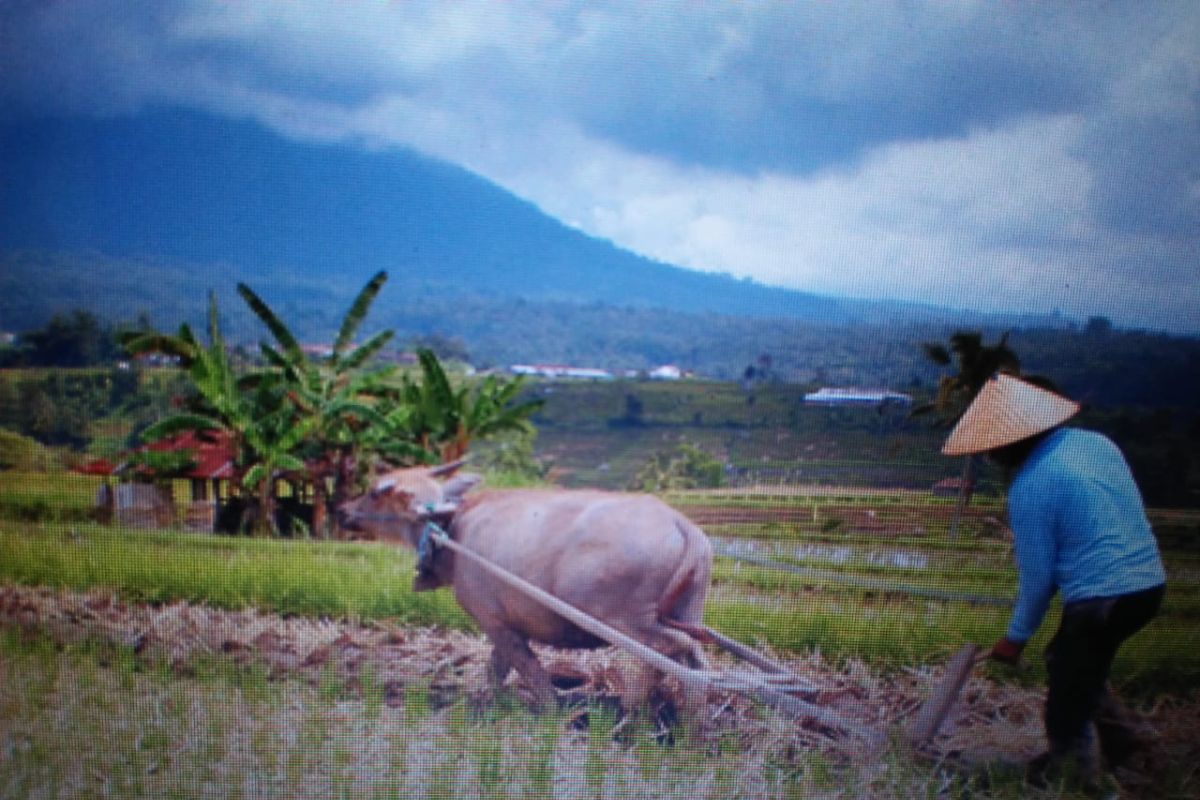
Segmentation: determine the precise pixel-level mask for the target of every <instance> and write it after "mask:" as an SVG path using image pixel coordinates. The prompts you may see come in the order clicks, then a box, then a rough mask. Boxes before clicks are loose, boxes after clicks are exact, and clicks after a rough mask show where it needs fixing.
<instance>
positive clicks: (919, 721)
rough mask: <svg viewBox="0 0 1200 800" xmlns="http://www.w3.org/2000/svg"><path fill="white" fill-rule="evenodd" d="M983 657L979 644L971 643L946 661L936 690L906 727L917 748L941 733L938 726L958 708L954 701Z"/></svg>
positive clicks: (905, 732) (906, 731)
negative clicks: (954, 708)
mask: <svg viewBox="0 0 1200 800" xmlns="http://www.w3.org/2000/svg"><path fill="white" fill-rule="evenodd" d="M978 660H979V645H977V644H974V643H971V642H968V643H967V644H964V645H963V646H962V647H960V648H959V650H958V652H957V653H955V654H954V655H953V656H952V657H951V658H950V661H949V662H947V664H946V673H945V674H944V675H942V679H941V680H940V681H938V683H937V685H936V686H934V687H933V692H931V693H930V695H929V698H928V699H927V700H926V701H925V703H924V704H923V705H922V706H921V708H920V710H919V711H918V712H917V716H916V717H914V718H913V721H912V722H910V723H909V725H908V727H907V728H906V729H905V731H904V734H905V738H906V739H907V740H908V743H909V744H910V745H912V746H913V747H918V748H919V747H921V746H922V745H924V744H925V743H926V742H928V741H929V740H930V739H932V738H933V737H934V736H936V735H937V732H938V728H940V727H941V725H942V722H943V721H945V719H946V715H947V714H949V713H950V709H951V708H953V707H954V701H955V700H957V699H958V695H959V693H960V692H962V688H963V686H964V685H965V684H966V682H967V676H969V675H970V674H971V668H972V667H974V666H975V663H976V662H977V661H978Z"/></svg>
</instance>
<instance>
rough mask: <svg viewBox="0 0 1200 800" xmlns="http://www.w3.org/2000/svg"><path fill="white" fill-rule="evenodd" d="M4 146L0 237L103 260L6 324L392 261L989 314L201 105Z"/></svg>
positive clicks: (574, 289) (496, 280) (735, 303)
mask: <svg viewBox="0 0 1200 800" xmlns="http://www.w3.org/2000/svg"><path fill="white" fill-rule="evenodd" d="M0 151H2V152H4V153H5V154H6V163H5V179H4V181H2V182H0V249H3V250H5V251H7V252H8V253H9V255H10V256H11V255H12V254H13V253H15V252H20V251H24V255H23V256H21V258H24V259H26V260H28V259H29V258H31V257H33V258H40V259H42V260H43V261H44V262H45V259H47V258H51V259H53V260H58V261H62V260H64V259H65V260H71V259H78V258H79V257H83V258H86V259H89V260H91V261H92V262H94V268H95V269H99V270H101V272H102V273H104V274H102V275H99V276H97V279H96V280H95V281H94V282H93V283H94V284H95V286H94V287H89V288H88V289H87V290H86V291H84V289H85V287H84V286H82V285H79V283H78V279H79V275H75V276H74V277H73V282H72V284H71V285H70V286H66V287H59V286H56V285H55V281H53V280H52V279H43V280H42V281H41V285H40V288H39V291H37V292H34V291H33V287H32V286H29V285H28V279H29V276H28V275H27V274H24V275H22V276H9V278H10V281H9V283H8V287H7V288H14V287H13V283H12V281H13V280H16V279H17V278H18V277H19V282H18V283H17V285H16V286H15V290H16V291H18V292H19V294H20V297H22V298H23V299H22V300H21V302H13V301H11V300H10V301H7V302H4V304H3V305H2V306H0V325H3V326H6V327H9V328H20V327H22V326H26V327H27V326H29V325H30V324H39V323H40V322H42V321H44V317H45V316H46V315H47V313H48V312H50V311H52V310H57V309H60V308H61V307H62V305H63V302H64V298H65V297H66V296H70V295H71V294H75V293H82V294H83V296H84V297H85V298H86V299H87V300H88V303H87V305H88V306H89V307H91V308H94V309H95V310H97V311H100V312H102V313H105V314H106V315H107V316H111V315H112V313H111V312H116V311H117V310H118V309H120V308H123V307H125V306H127V305H129V304H130V303H131V302H133V300H132V298H133V297H136V296H137V295H138V294H143V295H145V304H146V305H149V306H152V307H153V308H161V309H162V310H163V311H164V312H166V311H167V310H168V309H174V308H176V307H179V308H184V307H189V306H191V307H194V308H196V309H197V310H198V309H201V308H202V307H203V302H204V290H206V289H207V288H215V289H218V290H220V289H224V288H229V289H231V288H232V287H231V286H229V287H226V286H225V284H229V283H231V282H233V281H236V280H246V281H249V282H251V283H252V284H258V285H261V286H262V288H263V290H264V294H273V296H274V298H275V301H276V302H278V303H280V304H283V305H306V304H308V303H311V302H314V301H317V300H319V299H320V298H321V297H323V296H327V297H328V299H329V300H335V299H337V298H340V297H345V298H349V297H350V296H352V294H353V292H354V291H356V290H357V288H358V287H360V286H361V285H362V284H363V283H365V281H366V280H367V279H368V278H369V276H370V275H371V274H373V273H374V272H376V271H377V270H379V269H387V270H388V271H389V272H390V274H391V276H392V281H391V287H392V288H391V289H390V290H389V292H388V293H387V294H386V295H385V296H383V297H381V298H380V300H379V303H378V307H379V309H380V310H386V309H387V308H388V307H389V306H391V305H393V304H395V303H396V302H397V300H396V298H398V297H400V296H411V295H413V294H415V293H422V292H424V293H437V294H439V295H451V294H458V293H466V294H472V295H477V296H480V297H493V298H494V297H508V298H517V297H520V298H524V299H526V300H529V301H535V302H536V301H554V302H574V303H601V304H610V305H615V306H618V307H626V306H628V307H644V308H659V307H661V308H665V309H671V310H674V311H681V312H688V313H717V314H724V315H736V316H753V317H779V318H791V319H797V320H804V321H808V322H819V323H848V322H881V321H893V320H908V321H914V320H920V321H943V322H949V321H951V320H954V319H959V318H964V317H970V318H974V319H980V320H986V319H988V317H985V316H981V315H964V314H962V313H960V312H955V311H952V310H948V309H939V308H934V307H927V306H922V305H919V304H912V303H890V302H866V301H855V300H846V299H838V298H830V297H822V296H818V295H814V294H810V293H806V292H800V291H793V290H788V289H780V288H774V287H769V286H764V285H761V284H758V283H754V282H752V281H748V280H738V279H735V278H733V277H731V276H728V275H714V274H708V273H699V272H695V271H691V270H685V269H681V268H677V267H673V266H670V265H666V264H662V263H659V262H655V261H652V260H650V259H646V258H643V257H641V256H637V255H635V254H632V253H629V252H627V251H624V250H621V249H619V248H617V247H615V246H614V245H612V244H611V243H609V242H607V241H603V240H600V239H596V238H593V237H589V236H586V235H584V234H582V233H580V232H578V231H576V230H573V229H571V228H568V227H567V226H564V225H562V224H561V223H559V222H557V221H556V220H553V219H551V218H550V217H548V216H546V215H545V214H543V213H541V212H540V211H538V210H537V209H536V208H535V207H534V206H532V205H531V204H529V203H527V202H525V201H523V200H521V199H519V198H517V197H515V196H513V195H511V194H509V193H508V192H506V191H503V190H502V189H500V188H498V187H496V186H494V185H493V184H490V183H488V182H487V181H484V180H482V179H480V178H479V177H477V176H474V175H471V174H470V173H467V172H465V171H463V170H461V169H459V168H457V167H453V166H450V165H447V164H444V163H440V162H437V161H434V160H431V159H428V158H425V157H422V156H420V155H417V154H414V153H411V152H403V151H397V150H391V151H386V152H367V151H360V150H356V149H353V148H350V147H345V146H338V145H326V144H313V143H302V142H295V141H291V140H288V139H285V138H282V137H280V136H277V135H275V134H273V133H271V132H269V131H267V130H265V129H264V128H261V127H259V126H257V125H255V124H252V123H249V122H239V121H232V120H227V119H220V118H216V117H211V116H206V115H202V114H198V113H195V112H183V111H173V110H159V111H156V112H153V113H146V114H142V115H139V116H136V117H131V118H119V119H107V120H91V121H84V120H80V119H72V120H70V121H69V122H67V121H61V120H54V119H45V120H41V121H39V122H37V123H25V124H23V125H8V126H5V127H0ZM30 251H32V252H33V253H34V254H35V255H32V256H31V254H30ZM80 254H84V255H82V256H81V255H80ZM7 261H8V266H6V271H11V270H12V269H14V267H13V266H12V259H11V258H9V259H7ZM45 263H46V264H47V266H48V265H49V262H45ZM135 265H136V266H135ZM151 269H152V270H157V272H156V273H155V274H151V273H149V272H147V270H151ZM26 272H27V270H26ZM134 275H141V277H139V278H138V279H137V280H136V281H134V283H135V285H134V286H132V287H127V288H123V289H121V290H120V291H116V289H117V287H120V286H122V281H126V282H128V281H129V280H130V279H131V278H132V276H134ZM147 278H150V280H147ZM110 286H111V287H112V288H111V289H110V288H108V287H110ZM58 289H64V290H65V292H64V293H62V294H60V293H59V291H58ZM197 289H200V291H199V292H197ZM176 291H181V292H187V293H188V294H189V295H190V296H189V297H187V298H184V297H177V296H174V295H175V292H176ZM97 292H99V294H97ZM328 313H329V314H331V315H336V314H338V313H340V310H338V309H329V310H328ZM154 316H155V317H159V316H163V317H166V316H167V315H166V314H165V313H164V314H158V313H156V314H155V315H154ZM1040 319H1041V320H1042V322H1043V323H1044V324H1049V323H1050V322H1051V321H1050V320H1048V319H1047V318H1040ZM997 324H1003V323H1002V322H997ZM314 333H315V331H314Z"/></svg>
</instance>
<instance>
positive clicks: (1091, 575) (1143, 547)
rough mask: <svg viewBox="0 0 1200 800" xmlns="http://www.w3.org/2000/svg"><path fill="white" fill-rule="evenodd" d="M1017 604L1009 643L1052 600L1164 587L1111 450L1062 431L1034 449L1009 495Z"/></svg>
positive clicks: (1137, 499)
mask: <svg viewBox="0 0 1200 800" xmlns="http://www.w3.org/2000/svg"><path fill="white" fill-rule="evenodd" d="M1008 516H1009V525H1010V526H1011V527H1012V531H1013V550H1014V555H1015V558H1016V562H1017V573H1018V587H1017V602H1016V606H1015V607H1014V608H1013V613H1012V618H1011V620H1010V621H1009V626H1008V633H1007V634H1006V635H1007V638H1009V639H1010V640H1012V641H1014V642H1024V641H1027V640H1028V639H1029V638H1030V637H1031V636H1033V634H1034V632H1035V631H1036V630H1037V629H1038V626H1039V625H1041V622H1042V617H1044V616H1045V614H1046V608H1047V606H1048V605H1049V604H1050V598H1051V597H1053V596H1054V592H1055V591H1058V592H1060V593H1061V595H1062V600H1063V602H1064V603H1071V602H1075V601H1077V600H1087V599H1089V598H1093V597H1111V596H1113V595H1120V594H1128V593H1129V592H1136V591H1141V590H1142V589H1149V588H1152V587H1154V586H1159V585H1161V584H1163V583H1165V582H1166V573H1165V571H1164V570H1163V564H1162V559H1161V557H1160V556H1159V552H1158V544H1157V542H1156V541H1155V539H1154V534H1153V533H1152V532H1151V530H1150V522H1149V521H1148V520H1147V519H1146V512H1145V507H1144V506H1143V505H1142V497H1141V494H1140V493H1139V492H1138V488H1137V485H1136V484H1135V483H1134V480H1133V475H1132V474H1130V471H1129V466H1128V465H1127V464H1126V463H1125V458H1124V457H1123V456H1122V455H1121V451H1120V450H1118V449H1117V446H1116V445H1115V444H1113V443H1112V442H1111V441H1109V440H1108V439H1107V438H1105V437H1104V436H1102V435H1100V434H1098V433H1094V432H1092V431H1084V430H1079V429H1076V428H1060V429H1059V430H1057V431H1054V432H1053V433H1051V434H1050V435H1049V436H1047V437H1046V438H1045V439H1044V440H1043V441H1041V442H1040V443H1038V445H1037V447H1035V448H1034V450H1033V452H1032V453H1030V455H1029V457H1028V458H1027V459H1026V460H1025V463H1024V464H1022V465H1021V467H1020V469H1019V470H1018V472H1017V475H1016V478H1015V479H1014V480H1013V482H1012V485H1011V486H1010V487H1009V490H1008Z"/></svg>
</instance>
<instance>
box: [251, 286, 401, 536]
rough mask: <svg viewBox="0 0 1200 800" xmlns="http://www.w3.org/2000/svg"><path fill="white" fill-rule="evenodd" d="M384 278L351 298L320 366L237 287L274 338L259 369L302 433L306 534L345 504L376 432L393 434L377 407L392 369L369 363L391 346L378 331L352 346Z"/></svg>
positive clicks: (321, 528)
mask: <svg viewBox="0 0 1200 800" xmlns="http://www.w3.org/2000/svg"><path fill="white" fill-rule="evenodd" d="M386 281H387V273H386V272H379V273H377V274H376V275H375V276H374V277H373V278H371V280H370V281H368V282H367V284H366V285H365V286H364V287H363V289H362V290H361V291H360V292H359V294H358V296H357V297H356V298H355V299H354V302H353V303H352V304H351V307H350V309H349V311H348V312H347V313H346V316H345V318H344V319H343V321H342V324H341V327H340V329H339V331H338V335H337V338H336V340H335V341H334V344H333V351H332V353H331V355H330V356H329V358H328V359H327V360H323V361H317V360H314V359H311V358H309V357H308V355H307V354H306V353H305V352H304V350H303V348H302V347H301V346H300V343H299V342H298V341H297V339H296V337H295V336H294V335H293V334H292V332H291V331H290V330H289V329H288V327H287V325H285V324H284V322H283V321H282V320H281V319H280V318H279V316H278V315H276V314H275V312H274V311H272V310H271V308H270V307H269V306H268V305H267V304H266V303H265V302H263V300H262V299H261V298H260V297H259V296H258V295H257V294H255V293H254V291H253V290H252V289H250V287H249V286H247V285H246V284H244V283H240V284H238V287H237V288H238V293H239V294H240V295H241V297H242V299H243V300H245V301H246V304H247V305H248V306H249V307H250V309H251V310H252V311H253V312H254V313H255V315H256V316H257V317H258V318H259V320H261V321H262V323H263V324H264V325H265V326H266V327H267V329H268V330H269V331H270V332H271V335H272V336H273V337H274V339H275V345H276V346H272V345H269V344H267V343H263V344H262V345H261V348H262V353H263V355H264V357H265V358H266V359H267V362H268V364H269V365H271V367H273V368H274V369H275V370H276V372H277V374H278V375H279V377H280V380H281V382H282V386H283V387H284V391H285V393H286V396H287V399H288V402H289V404H290V406H291V408H292V410H293V412H294V414H295V419H296V420H297V422H296V424H297V425H302V427H303V430H304V437H303V441H299V442H297V443H296V446H297V449H298V452H299V454H300V455H301V457H302V458H303V461H304V469H305V471H306V473H307V476H308V479H309V481H310V483H311V485H312V487H313V530H314V531H316V532H319V533H321V534H325V533H327V532H328V531H327V528H328V527H329V522H328V521H329V514H328V507H329V504H330V503H333V504H334V505H336V504H337V503H339V502H341V501H342V500H343V499H345V498H346V497H347V496H348V494H349V493H350V491H351V490H352V488H353V487H354V485H355V483H356V482H357V481H358V479H359V477H360V476H359V474H358V473H359V471H360V470H361V468H362V465H363V463H364V461H365V459H364V458H363V456H364V454H366V453H367V452H370V450H371V449H372V448H373V447H379V446H382V445H383V442H384V437H383V436H381V435H379V432H381V431H385V432H388V433H392V432H394V424H393V423H392V422H391V421H389V419H388V418H387V417H386V416H385V414H383V413H381V411H380V409H379V408H378V406H379V405H380V399H381V397H382V395H383V394H384V393H385V391H386V385H387V384H386V382H385V381H386V378H387V377H388V376H389V375H390V374H391V373H392V372H393V371H394V368H393V367H390V366H384V367H373V368H369V367H368V364H369V362H370V360H371V358H372V357H374V356H375V355H376V354H378V353H379V351H380V350H382V349H383V347H384V346H385V345H386V344H387V343H388V342H389V341H390V340H391V338H392V335H393V332H392V331H390V330H388V331H383V332H381V333H378V334H376V335H374V336H372V337H371V338H370V339H368V340H367V341H366V342H364V343H363V344H362V345H358V346H353V341H354V338H355V335H356V334H357V332H358V329H359V327H360V326H361V324H362V322H363V320H364V319H365V318H366V315H367V312H368V311H369V310H370V307H371V303H372V302H373V301H374V299H375V298H376V296H377V295H378V294H379V291H380V289H381V288H382V287H383V284H384V282H386Z"/></svg>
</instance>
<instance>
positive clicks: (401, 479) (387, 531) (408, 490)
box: [337, 461, 480, 548]
mask: <svg viewBox="0 0 1200 800" xmlns="http://www.w3.org/2000/svg"><path fill="white" fill-rule="evenodd" d="M462 465H463V462H462V461H456V462H453V463H451V464H442V465H440V466H437V467H409V468H406V469H397V470H392V471H391V472H388V473H386V474H384V475H382V476H380V477H379V478H377V479H376V480H375V482H374V483H373V484H372V485H371V488H370V489H368V490H367V492H366V493H365V494H362V495H360V496H358V497H356V498H354V499H352V500H348V501H347V502H345V503H343V504H342V505H341V506H339V507H338V510H337V516H338V524H339V525H340V526H341V527H342V528H343V529H345V530H348V531H352V532H354V533H356V534H359V535H360V536H361V537H362V538H367V539H378V540H381V541H389V542H402V543H404V544H407V545H408V546H410V547H413V548H415V547H416V546H417V544H418V543H419V542H420V538H421V533H422V531H423V529H424V528H425V525H426V524H427V523H429V522H434V523H437V524H439V525H442V526H446V525H448V524H449V521H450V519H451V518H452V517H453V515H454V511H455V510H456V509H457V508H458V506H459V504H460V503H462V499H463V495H464V494H465V493H466V492H467V490H468V489H470V488H471V487H472V486H474V485H475V484H477V483H478V482H479V481H480V476H479V475H474V474H471V473H463V474H461V475H456V474H454V473H456V472H457V471H458V469H459V468H460V467H461V466H462ZM447 475H449V476H452V477H450V478H449V479H448V480H445V481H443V480H441V478H443V477H445V476H447Z"/></svg>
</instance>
